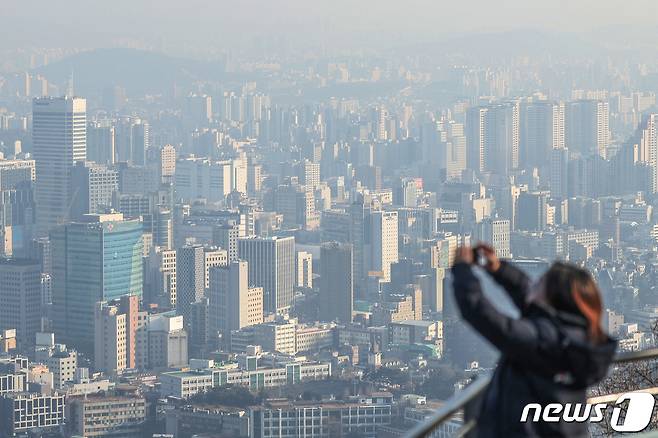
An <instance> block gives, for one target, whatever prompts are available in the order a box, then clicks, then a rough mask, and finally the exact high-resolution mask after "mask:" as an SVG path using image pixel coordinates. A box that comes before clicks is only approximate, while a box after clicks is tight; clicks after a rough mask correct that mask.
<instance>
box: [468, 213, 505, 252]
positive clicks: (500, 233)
mask: <svg viewBox="0 0 658 438" xmlns="http://www.w3.org/2000/svg"><path fill="white" fill-rule="evenodd" d="M476 231H477V233H476V234H477V236H476V237H477V238H478V240H480V241H482V242H485V243H488V244H490V245H491V246H493V248H494V249H495V250H496V254H498V256H499V257H500V258H505V259H507V258H510V257H511V250H510V221H509V220H507V219H485V220H483V221H482V222H480V223H479V224H478V226H477V229H476Z"/></svg>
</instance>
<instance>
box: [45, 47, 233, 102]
mask: <svg viewBox="0 0 658 438" xmlns="http://www.w3.org/2000/svg"><path fill="white" fill-rule="evenodd" d="M224 70H225V68H224V65H223V64H222V63H220V62H218V61H197V60H190V59H182V58H175V57H171V56H168V55H165V54H163V53H158V52H153V51H146V50H137V49H126V48H114V49H96V50H90V51H86V52H82V53H79V54H76V55H73V56H71V57H68V58H64V59H62V60H59V61H57V62H54V63H52V64H49V65H47V66H44V67H40V68H38V69H36V70H35V71H34V72H35V73H40V74H43V75H44V76H45V77H46V78H47V79H48V80H50V81H52V82H55V83H59V84H64V83H66V81H67V80H68V78H69V77H70V76H71V74H73V79H74V86H75V91H76V93H78V94H81V95H84V94H89V93H97V92H100V91H102V90H103V89H104V88H107V87H111V86H115V85H119V86H122V87H124V88H125V89H126V92H127V93H128V95H143V94H149V93H162V92H165V91H167V90H172V89H173V86H174V84H176V85H180V86H185V85H189V84H190V83H191V82H193V81H195V80H205V79H208V80H210V79H214V80H217V79H221V78H222V77H223V76H224V75H225V73H224Z"/></svg>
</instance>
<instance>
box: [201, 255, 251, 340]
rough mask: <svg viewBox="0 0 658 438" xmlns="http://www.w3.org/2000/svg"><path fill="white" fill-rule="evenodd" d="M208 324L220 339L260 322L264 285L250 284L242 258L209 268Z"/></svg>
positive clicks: (247, 270) (213, 333) (246, 267)
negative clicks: (232, 331) (253, 285)
mask: <svg viewBox="0 0 658 438" xmlns="http://www.w3.org/2000/svg"><path fill="white" fill-rule="evenodd" d="M208 298H209V301H210V312H209V316H208V317H209V321H208V325H209V327H210V330H211V333H212V335H213V336H214V335H221V336H222V338H223V339H227V338H226V337H227V336H229V335H230V333H231V330H240V329H241V328H243V327H247V326H250V325H255V324H260V323H261V322H263V288H261V287H249V267H248V265H247V262H245V261H244V260H237V261H235V262H233V263H231V264H230V265H228V266H220V267H214V268H212V269H211V270H210V289H209V291H208Z"/></svg>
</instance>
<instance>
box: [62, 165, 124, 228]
mask: <svg viewBox="0 0 658 438" xmlns="http://www.w3.org/2000/svg"><path fill="white" fill-rule="evenodd" d="M71 184H73V190H72V191H71V210H70V217H71V218H72V219H73V220H78V219H80V218H81V217H82V216H83V215H85V214H96V213H105V212H107V211H108V210H109V209H110V207H111V206H112V197H113V195H114V193H115V192H116V191H117V190H119V175H118V173H117V171H116V170H114V169H110V168H108V167H107V166H105V165H102V164H94V163H91V162H86V163H85V162H84V161H78V162H77V163H75V166H73V167H72V168H71Z"/></svg>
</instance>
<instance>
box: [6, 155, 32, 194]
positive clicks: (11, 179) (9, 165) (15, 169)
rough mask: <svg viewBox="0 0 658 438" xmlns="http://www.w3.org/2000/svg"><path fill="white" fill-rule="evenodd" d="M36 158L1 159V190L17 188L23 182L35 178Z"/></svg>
mask: <svg viewBox="0 0 658 438" xmlns="http://www.w3.org/2000/svg"><path fill="white" fill-rule="evenodd" d="M35 175H36V171H35V164H34V160H0V190H10V189H15V188H16V186H17V185H19V184H20V183H23V182H34V180H35Z"/></svg>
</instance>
